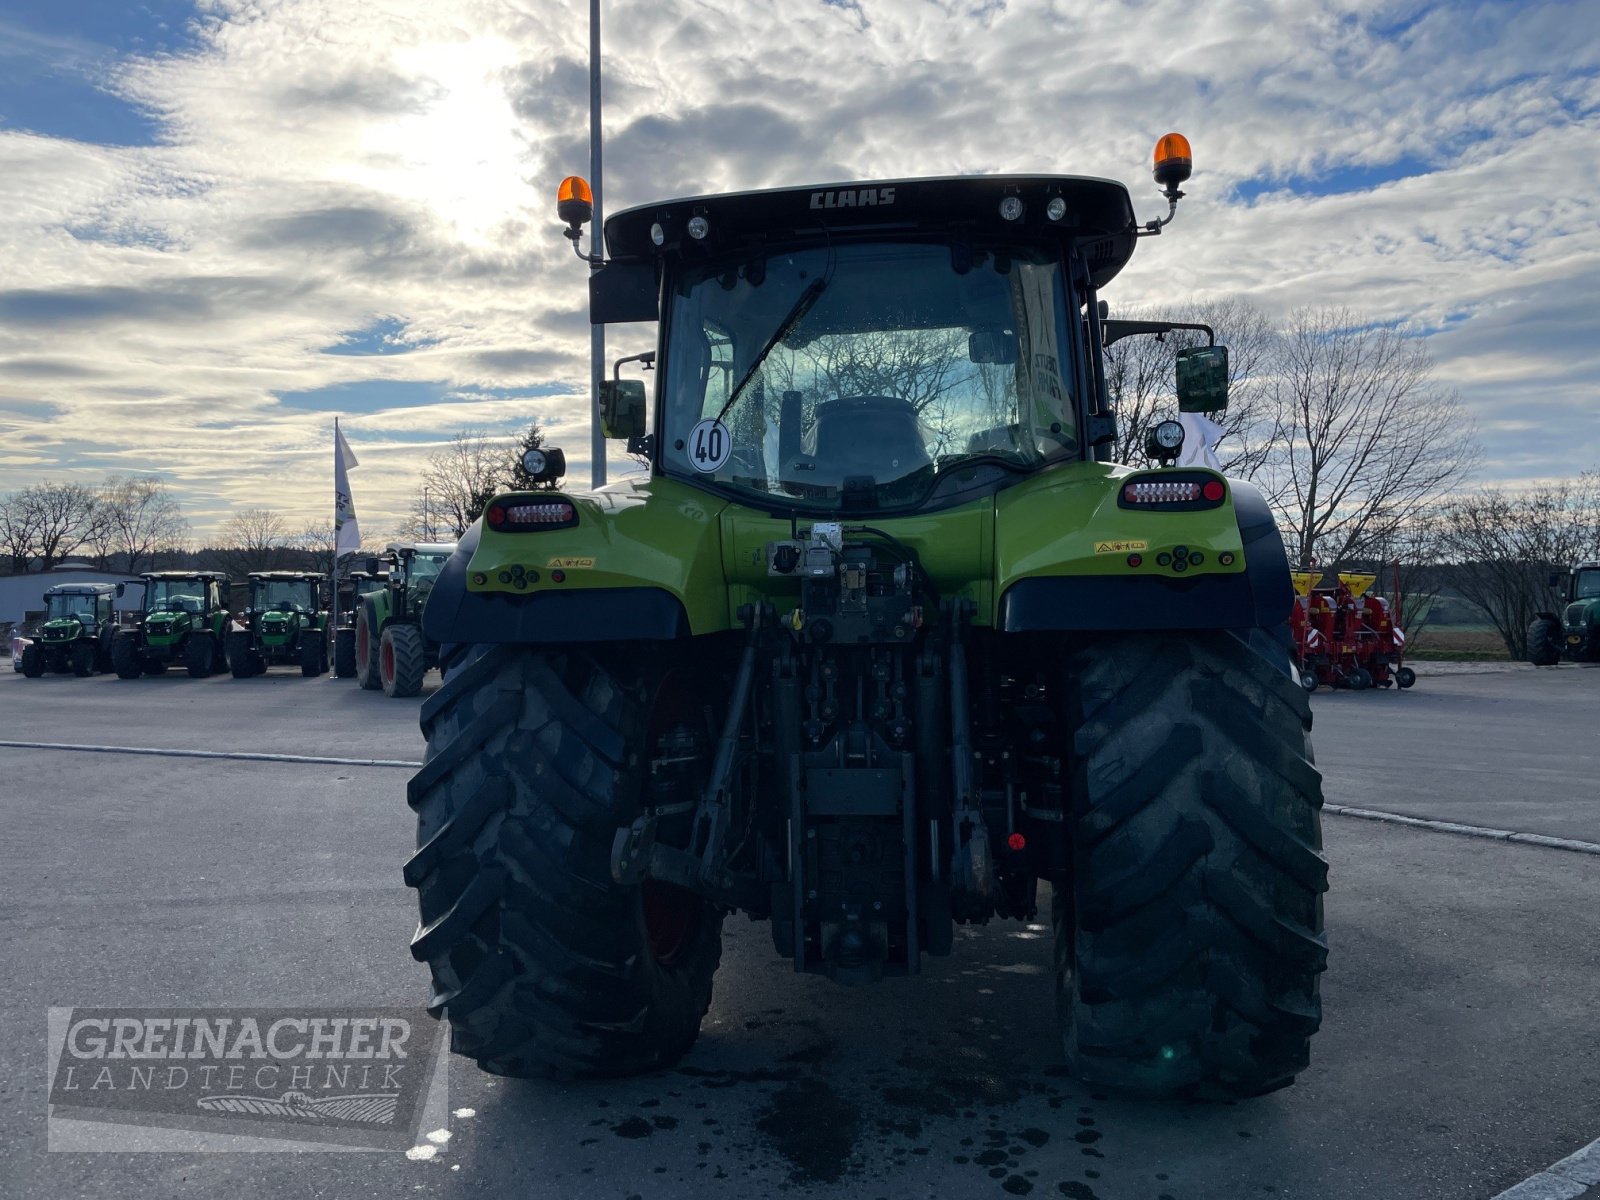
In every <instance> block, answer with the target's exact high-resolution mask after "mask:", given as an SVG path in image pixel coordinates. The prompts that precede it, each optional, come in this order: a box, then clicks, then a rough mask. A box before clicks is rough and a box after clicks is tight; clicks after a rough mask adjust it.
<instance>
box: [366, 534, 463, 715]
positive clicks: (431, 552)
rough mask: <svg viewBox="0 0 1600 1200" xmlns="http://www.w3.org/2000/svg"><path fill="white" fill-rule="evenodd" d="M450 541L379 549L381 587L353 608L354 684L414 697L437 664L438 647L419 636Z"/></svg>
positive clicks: (449, 549) (448, 555)
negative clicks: (384, 564)
mask: <svg viewBox="0 0 1600 1200" xmlns="http://www.w3.org/2000/svg"><path fill="white" fill-rule="evenodd" d="M455 548H456V547H455V543H454V542H394V543H391V544H390V545H388V546H386V547H385V548H384V556H385V558H386V559H387V561H388V564H389V579H388V583H387V585H386V586H385V587H383V588H381V589H378V590H375V591H372V592H369V593H368V594H367V595H365V596H363V597H362V598H361V602H360V604H359V606H358V607H357V608H356V623H355V624H356V627H355V659H356V670H355V675H356V681H357V682H358V683H360V684H361V686H362V687H364V688H366V689H368V690H369V691H377V690H378V689H379V688H382V689H383V693H384V695H386V696H415V695H417V694H418V693H419V692H421V691H422V680H423V677H424V676H426V675H427V673H428V670H429V668H431V667H436V666H438V665H439V643H438V642H437V641H436V640H434V639H432V638H428V637H426V636H424V634H423V631H422V614H423V612H424V611H425V610H426V608H427V605H428V597H429V595H430V594H431V593H432V592H433V585H434V583H435V581H436V580H437V579H438V578H439V572H440V571H441V570H442V569H443V567H444V564H445V563H446V561H448V560H449V558H450V555H451V554H452V553H453V552H454V550H455Z"/></svg>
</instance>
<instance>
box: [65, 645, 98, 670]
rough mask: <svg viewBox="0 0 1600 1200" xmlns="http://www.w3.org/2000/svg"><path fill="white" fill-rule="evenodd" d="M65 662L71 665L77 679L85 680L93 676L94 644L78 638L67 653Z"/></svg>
mask: <svg viewBox="0 0 1600 1200" xmlns="http://www.w3.org/2000/svg"><path fill="white" fill-rule="evenodd" d="M67 661H68V662H69V663H71V665H72V673H73V674H74V675H76V676H77V677H78V678H79V679H87V678H88V677H89V676H90V675H93V674H94V643H93V642H90V641H86V640H84V639H83V638H79V639H78V640H77V641H75V642H73V643H72V649H71V650H69V651H68V652H67Z"/></svg>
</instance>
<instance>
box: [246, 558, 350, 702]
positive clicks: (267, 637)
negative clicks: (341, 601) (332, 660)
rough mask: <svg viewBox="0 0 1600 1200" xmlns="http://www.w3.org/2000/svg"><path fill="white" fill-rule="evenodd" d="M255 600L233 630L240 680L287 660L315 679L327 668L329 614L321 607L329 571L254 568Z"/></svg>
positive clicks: (305, 674)
mask: <svg viewBox="0 0 1600 1200" xmlns="http://www.w3.org/2000/svg"><path fill="white" fill-rule="evenodd" d="M249 578H250V601H249V604H248V605H247V607H246V608H245V611H244V612H243V613H242V614H241V615H240V616H239V617H238V618H237V619H236V620H235V622H234V625H233V628H232V629H230V630H229V631H228V662H229V663H230V664H231V665H232V667H233V677H234V678H235V679H248V678H249V677H250V676H252V675H260V674H261V673H262V672H263V671H265V670H266V669H267V668H268V667H269V666H275V665H278V664H283V663H287V664H289V665H291V666H297V667H299V668H300V674H301V675H304V676H306V677H307V678H310V677H311V676H313V675H323V674H326V673H327V670H328V614H327V612H326V611H325V610H324V609H323V608H322V605H321V602H320V601H321V592H322V585H323V581H324V580H325V579H326V578H327V576H325V575H318V574H316V573H315V572H311V571H252V572H250V577H249Z"/></svg>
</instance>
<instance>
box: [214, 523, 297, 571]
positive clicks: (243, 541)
mask: <svg viewBox="0 0 1600 1200" xmlns="http://www.w3.org/2000/svg"><path fill="white" fill-rule="evenodd" d="M223 533H224V538H225V540H224V542H223V544H222V545H221V546H220V547H218V548H216V549H214V550H212V551H211V558H212V560H213V561H214V562H215V564H216V566H217V568H218V569H219V570H223V571H226V572H227V573H228V575H229V577H230V578H232V579H243V578H244V577H245V576H246V575H248V574H249V573H250V572H251V571H275V570H279V569H281V568H282V567H283V566H284V564H285V561H286V559H287V558H288V555H289V551H290V547H289V546H288V544H287V543H288V541H289V536H288V526H287V525H286V524H285V523H284V520H283V517H282V516H280V515H279V514H278V513H275V512H273V511H272V510H271V509H268V508H242V509H240V510H239V511H238V512H236V513H234V514H233V516H232V517H231V518H229V520H228V523H227V525H225V526H224V527H223Z"/></svg>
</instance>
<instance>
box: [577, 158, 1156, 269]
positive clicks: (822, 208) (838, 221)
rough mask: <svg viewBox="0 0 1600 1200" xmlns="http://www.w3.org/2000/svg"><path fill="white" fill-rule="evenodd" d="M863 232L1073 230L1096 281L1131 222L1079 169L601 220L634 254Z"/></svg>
mask: <svg viewBox="0 0 1600 1200" xmlns="http://www.w3.org/2000/svg"><path fill="white" fill-rule="evenodd" d="M1008 195H1014V196H1017V197H1019V198H1020V199H1021V200H1022V202H1023V212H1022V216H1021V218H1020V219H1018V220H1015V221H1007V220H1006V219H1004V218H1003V217H1001V215H1000V202H1001V200H1003V199H1004V198H1005V197H1006V196H1008ZM1055 196H1060V197H1061V198H1062V199H1063V200H1065V201H1066V206H1067V211H1066V213H1065V215H1064V216H1063V217H1062V219H1061V220H1059V221H1051V220H1050V219H1049V217H1048V215H1047V213H1046V207H1047V205H1048V204H1049V202H1050V200H1051V199H1052V198H1053V197H1055ZM696 216H699V217H704V218H705V220H706V222H707V224H708V226H709V229H708V231H707V233H706V236H705V237H704V238H703V239H701V240H698V241H696V240H695V239H692V238H690V237H688V236H687V234H686V232H685V229H686V227H687V225H688V222H689V220H690V218H691V217H696ZM656 225H659V226H660V227H661V232H662V240H661V243H660V245H657V244H656V242H655V240H654V237H653V234H652V227H653V226H656ZM863 235H865V236H876V237H891V238H892V237H897V236H912V237H915V236H918V235H935V236H939V235H942V236H946V237H952V238H961V239H974V238H976V239H987V238H999V239H1017V240H1022V241H1040V240H1045V241H1049V240H1056V241H1061V242H1067V241H1072V240H1076V241H1078V242H1079V243H1080V245H1081V247H1082V250H1083V254H1084V257H1085V259H1086V261H1087V263H1088V266H1089V273H1090V276H1091V277H1092V279H1093V281H1094V285H1095V287H1102V286H1104V285H1105V284H1106V283H1108V282H1109V281H1110V280H1111V279H1112V278H1113V277H1114V276H1115V275H1116V274H1117V272H1118V271H1120V270H1121V269H1122V268H1123V266H1124V264H1126V263H1127V261H1128V259H1129V258H1130V257H1131V256H1132V254H1133V246H1134V242H1135V241H1136V240H1137V237H1138V232H1137V223H1136V219H1135V217H1134V213H1133V203H1132V201H1131V200H1129V198H1128V189H1127V188H1126V187H1124V186H1123V185H1122V184H1120V183H1118V182H1116V181H1115V180H1111V179H1092V178H1088V177H1085V176H1081V175H961V176H946V177H943V178H937V179H885V180H876V181H872V180H868V181H857V182H854V183H829V184H820V185H816V186H811V187H797V188H775V189H771V190H767V191H759V192H729V193H726V194H724V195H718V196H691V197H686V198H683V199H679V200H665V201H662V202H660V203H656V204H644V205H640V206H639V207H637V208H630V209H627V210H625V211H623V212H619V213H616V214H614V215H613V216H611V217H609V218H607V220H606V224H605V241H606V249H607V250H608V251H609V253H610V255H611V256H612V257H613V258H616V259H623V260H628V259H631V260H634V261H641V260H647V259H650V258H652V257H665V256H669V255H670V256H673V257H676V258H680V259H699V258H712V257H717V256H719V255H723V254H737V253H740V252H745V253H750V252H754V251H757V250H759V249H761V248H762V247H764V246H766V245H768V244H770V245H772V246H774V247H781V246H794V245H795V244H797V243H802V244H803V243H806V242H817V243H826V242H828V241H829V240H831V239H835V238H838V237H840V236H863Z"/></svg>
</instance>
